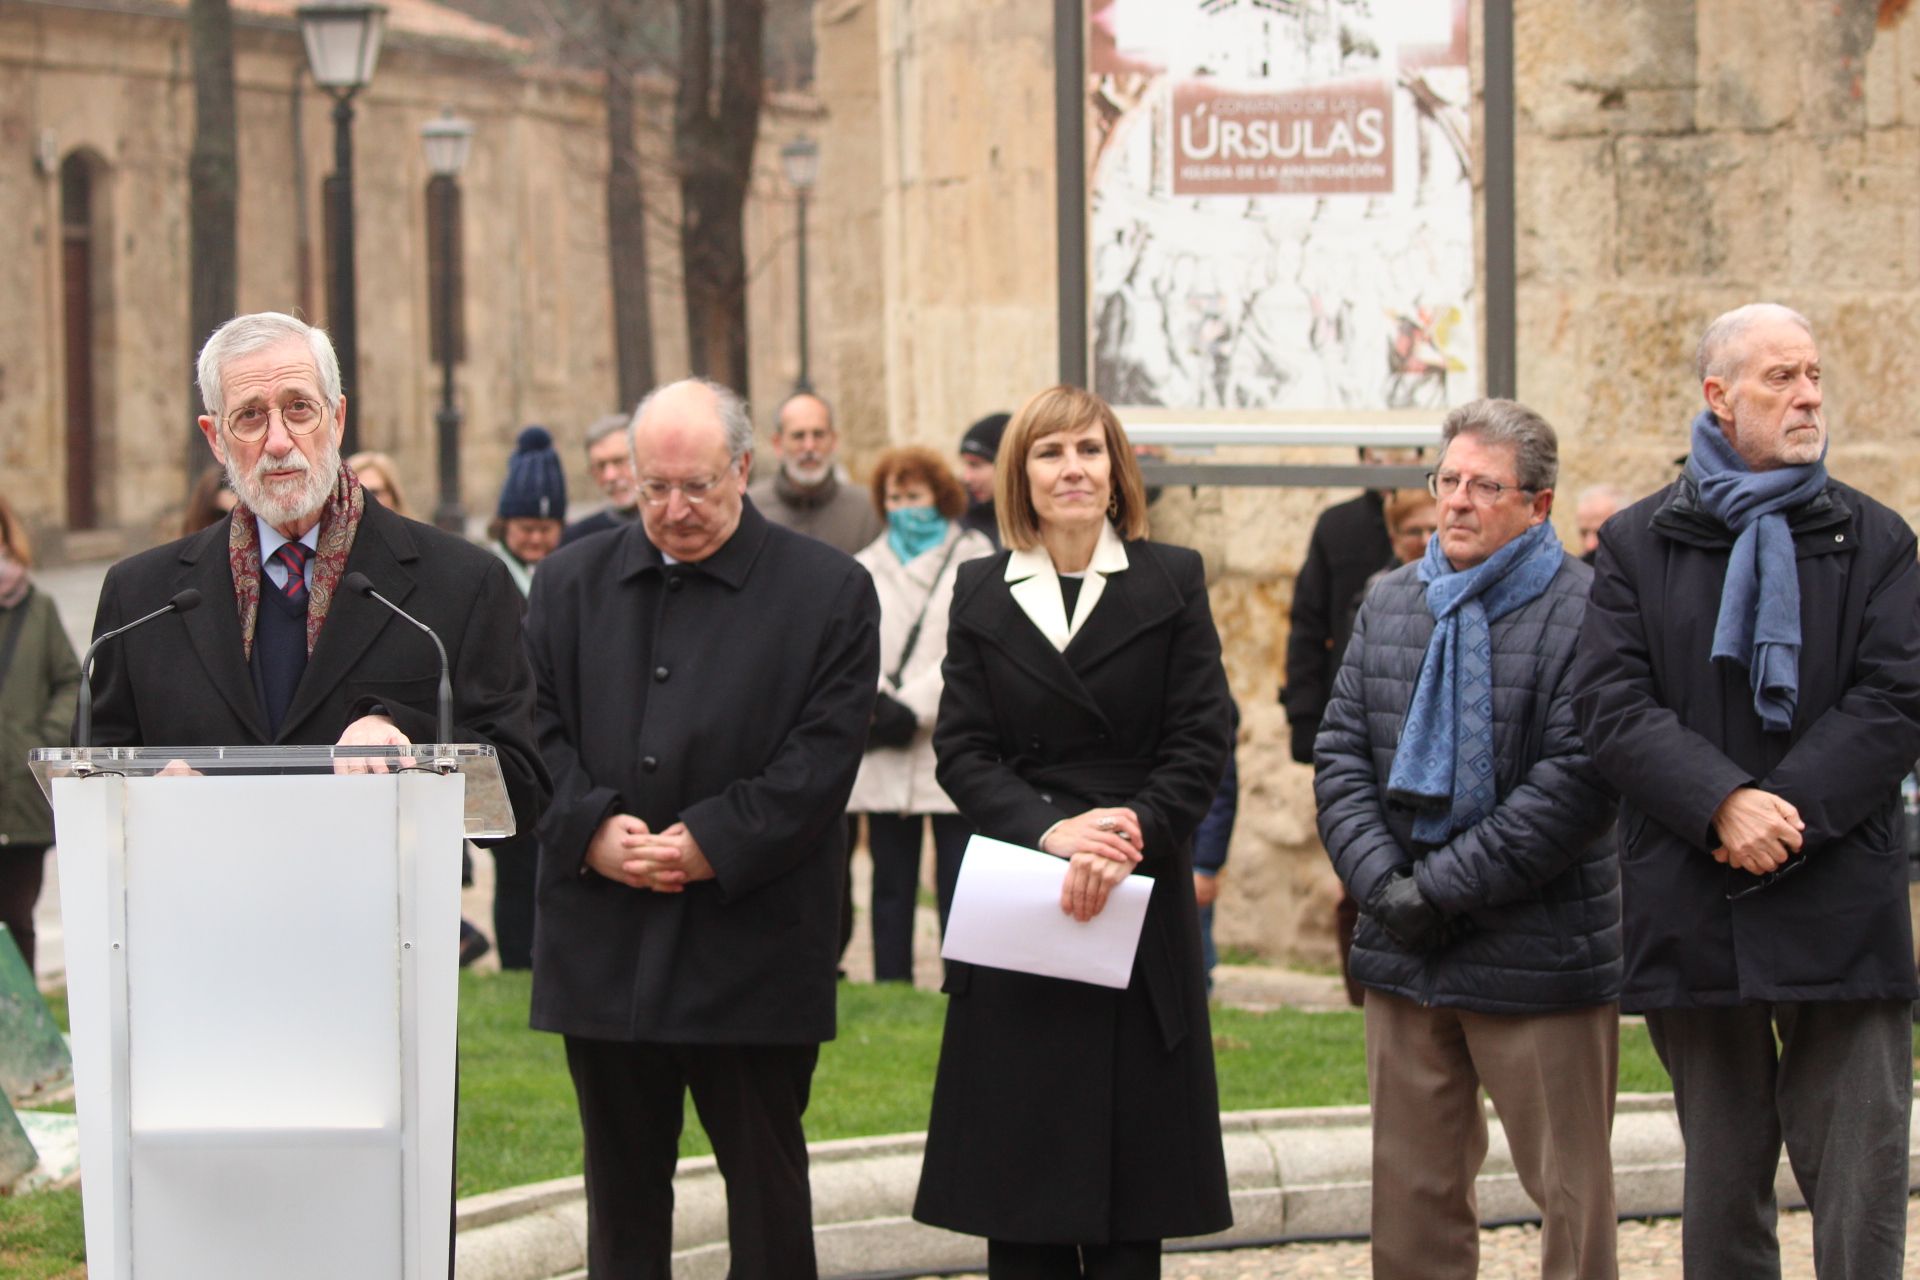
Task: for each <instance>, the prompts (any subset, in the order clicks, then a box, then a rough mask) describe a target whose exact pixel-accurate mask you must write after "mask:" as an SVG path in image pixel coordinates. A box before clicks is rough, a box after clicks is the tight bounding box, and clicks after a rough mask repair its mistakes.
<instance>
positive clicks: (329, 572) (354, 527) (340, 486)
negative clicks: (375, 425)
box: [227, 463, 367, 662]
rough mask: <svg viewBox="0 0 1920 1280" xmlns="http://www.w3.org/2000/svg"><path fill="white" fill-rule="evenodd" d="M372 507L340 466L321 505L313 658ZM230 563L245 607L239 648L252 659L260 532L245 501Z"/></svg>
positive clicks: (310, 620)
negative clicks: (364, 515) (363, 518)
mask: <svg viewBox="0 0 1920 1280" xmlns="http://www.w3.org/2000/svg"><path fill="white" fill-rule="evenodd" d="M366 509H367V498H366V495H365V494H364V493H362V492H361V491H360V479H359V477H358V476H356V475H354V474H353V472H352V471H350V470H348V469H347V465H346V464H345V463H341V464H340V474H339V476H338V477H336V478H335V480H334V482H333V491H332V492H331V493H329V494H328V495H327V501H326V505H325V506H323V507H322V508H321V509H320V545H319V548H318V550H317V552H316V553H315V555H314V560H313V582H312V584H311V586H310V587H309V589H308V593H307V656H308V657H312V656H313V645H314V641H316V640H318V639H319V638H320V627H321V624H323V623H325V622H326V620H327V610H328V608H329V607H331V606H332V604H333V593H334V589H335V588H336V587H338V586H339V585H340V576H341V574H343V573H345V572H346V567H347V553H348V552H349V551H351V550H353V539H354V535H355V534H357V533H359V532H360V516H361V514H362V513H364V512H365V511H366ZM227 528H228V532H227V561H228V563H229V564H230V565H232V567H233V602H234V605H235V607H236V608H238V609H239V610H240V649H241V652H242V653H243V654H244V655H245V656H246V659H247V661H249V662H251V661H253V631H254V626H255V624H256V623H257V622H258V621H259V619H260V530H259V526H258V524H257V523H256V521H255V519H254V515H253V512H251V511H249V510H248V509H247V504H246V503H245V502H244V501H242V502H239V503H237V504H235V506H234V508H233V520H232V521H231V523H230V524H229V525H228V526H227Z"/></svg>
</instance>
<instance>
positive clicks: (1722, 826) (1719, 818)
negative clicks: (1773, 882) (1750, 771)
mask: <svg viewBox="0 0 1920 1280" xmlns="http://www.w3.org/2000/svg"><path fill="white" fill-rule="evenodd" d="M1806 829H1807V824H1806V823H1805V822H1803V821H1801V819H1800V811H1799V810H1798V809H1796V808H1794V807H1793V806H1792V805H1791V804H1789V803H1787V801H1785V800H1783V799H1781V798H1780V797H1779V796H1777V795H1774V794H1773V793H1772V792H1771V791H1762V790H1761V789H1760V788H1758V787H1736V788H1735V789H1734V790H1733V791H1732V792H1731V793H1730V794H1729V795H1728V796H1727V798H1726V799H1725V800H1722V801H1721V802H1720V807H1719V808H1718V809H1715V810H1714V811H1713V830H1714V833H1715V834H1716V835H1718V836H1719V837H1720V845H1719V847H1718V848H1716V849H1715V850H1714V851H1713V860H1714V861H1715V862H1723V863H1726V864H1727V865H1728V866H1732V867H1738V868H1739V869H1740V870H1742V871H1746V872H1750V873H1752V874H1753V875H1756V876H1760V875H1765V874H1767V872H1769V871H1776V870H1778V869H1779V868H1781V867H1783V866H1785V865H1786V862H1787V859H1788V858H1790V857H1792V856H1793V855H1794V854H1796V853H1798V852H1800V846H1801V844H1802V843H1803V837H1802V835H1801V833H1802V832H1803V831H1805V830H1806Z"/></svg>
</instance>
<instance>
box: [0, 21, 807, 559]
mask: <svg viewBox="0 0 1920 1280" xmlns="http://www.w3.org/2000/svg"><path fill="white" fill-rule="evenodd" d="M235 7H236V10H240V11H241V12H240V14H239V22H238V26H237V30H236V38H235V79H236V87H237V97H238V103H237V114H238V117H239V147H240V155H239V172H240V200H239V205H240V228H239V286H238V301H239V306H240V308H241V309H242V310H260V309H267V308H272V309H281V310H297V311H299V312H301V313H303V314H305V315H308V316H311V317H313V318H314V319H315V320H316V321H317V322H319V323H322V324H324V323H325V322H326V301H325V300H326V285H325V281H326V274H325V272H326V240H325V223H324V216H323V209H322V206H321V181H322V179H323V177H324V176H325V174H326V173H328V172H329V171H330V170H331V169H332V167H333V165H332V154H333V150H332V148H333V126H332V120H331V102H330V100H329V99H328V98H327V97H326V96H325V95H323V94H321V93H319V92H318V91H316V90H315V89H314V88H313V87H312V84H311V81H310V79H309V78H308V77H307V75H306V72H305V70H304V68H305V59H304V56H303V54H302V53H301V50H300V45H299V36H298V34H297V32H296V30H295V29H294V26H293V24H292V22H291V21H290V20H286V19H273V18H268V17H263V16H261V15H258V14H252V13H249V12H247V11H246V8H247V6H245V5H236V6H235ZM434 8H435V7H434V6H431V5H427V6H424V9H425V10H428V11H431V10H433V9H434ZM422 9H423V6H421V5H419V4H414V5H410V6H406V7H405V10H404V11H401V10H396V12H395V14H394V17H393V23H394V25H395V29H394V30H392V31H391V32H390V34H389V37H388V41H387V44H386V46H385V48H384V49H383V51H382V54H381V59H380V65H379V68H378V71H377V73H376V75H375V77H374V80H373V83H372V85H371V86H370V87H369V88H368V89H367V90H366V91H365V92H364V93H362V94H361V95H360V96H359V97H357V98H356V99H355V122H354V179H355V234H356V238H357V242H358V252H357V261H358V290H359V326H360V343H359V345H360V380H361V387H360V390H359V393H358V394H357V395H355V396H354V397H353V398H352V400H351V401H350V402H349V405H348V409H349V412H350V414H352V416H353V418H354V420H355V422H356V424H357V427H358V431H359V435H360V441H361V445H362V447H365V448H378V449H385V450H387V451H389V452H391V453H393V454H394V455H395V457H396V458H397V459H398V460H399V463H400V466H401V469H402V471H403V473H404V474H405V477H406V479H407V482H408V487H409V497H410V498H411V499H412V500H413V501H414V504H415V506H416V507H417V508H420V509H422V510H419V511H416V514H422V513H423V512H424V511H425V510H430V509H431V507H432V504H433V500H434V496H435V494H434V488H435V480H434V477H435V475H436V469H435V468H436V464H435V461H434V459H435V457H436V454H435V446H434V425H433V415H434V410H435V408H436V406H437V405H438V403H439V394H440V375H439V369H438V366H437V365H436V364H434V363H433V362H432V361H431V359H430V347H429V341H428V337H429V334H428V324H429V321H428V299H427V262H426V253H427V227H426V199H425V187H426V181H427V173H426V167H425V160H424V157H423V155H422V151H421V146H420V138H419V129H420V126H421V125H422V124H423V123H425V122H426V121H427V120H428V119H430V118H431V117H433V116H434V115H437V114H438V113H439V112H440V111H441V109H442V108H444V107H451V108H453V109H454V110H455V111H456V112H457V113H459V114H460V115H463V116H465V117H466V118H468V119H470V120H472V121H473V123H474V126H475V135H474V143H473V151H472V155H471V157H470V159H469V161H468V164H467V168H466V170H465V172H464V173H463V174H462V176H461V179H460V184H461V191H462V205H463V216H462V241H463V245H462V248H463V254H464V257H463V272H464V280H465V309H464V313H463V314H464V323H465V326H466V337H467V344H468V347H467V350H468V354H467V358H466V359H465V361H464V362H463V363H462V365H461V366H460V368H459V371H458V375H457V376H458V382H457V388H458V392H457V394H458V398H459V405H460V408H461V410H462V411H463V413H464V415H465V429H464V431H463V444H464V449H463V455H462V464H463V465H462V473H463V479H462V487H463V496H464V500H465V505H466V508H467V510H468V512H469V513H470V514H472V515H475V516H478V517H482V518H484V517H485V516H486V515H489V514H490V513H491V512H492V509H493V503H494V500H495V498H496V497H497V495H498V492H499V485H500V481H501V477H502V476H503V474H504V469H505V460H506V457H507V455H508V454H509V453H510V452H511V449H512V441H513V438H514V435H515V433H516V432H517V431H518V429H519V428H520V427H521V426H522V425H524V424H526V423H529V422H542V423H546V424H548V425H549V426H551V427H553V428H554V430H555V432H556V435H557V437H558V438H559V439H560V440H561V441H562V449H563V456H564V457H565V458H566V460H567V463H568V466H569V468H570V470H569V484H570V489H571V492H572V494H573V496H574V497H575V499H576V500H577V501H585V502H587V503H589V504H591V503H593V502H594V501H596V500H597V492H596V491H595V490H594V489H593V488H592V485H591V482H590V481H589V479H588V477H587V475H586V470H585V457H584V450H582V449H581V448H579V447H578V445H577V441H578V440H579V438H580V432H581V430H582V429H583V428H584V426H585V425H586V424H587V423H589V422H591V421H592V420H593V419H594V418H596V417H599V416H600V415H601V414H603V413H606V412H608V411H610V410H613V409H615V408H617V407H619V406H618V405H617V404H616V403H615V401H616V387H615V370H614V363H613V337H612V320H611V314H612V305H611V297H610V291H609V286H608V275H607V266H606V259H607V253H606V217H605V207H606V206H605V174H606V141H605V125H604V116H603V113H602V110H601V99H600V85H599V82H598V78H597V77H594V76H588V75H583V74H577V73H572V72H567V71H562V70H557V69H552V68H543V67H539V66H535V65H532V64H530V63H528V62H527V61H526V60H525V59H524V58H523V57H522V56H520V54H519V53H518V51H517V43H516V42H514V41H512V40H511V38H502V39H500V40H497V41H494V42H492V43H474V42H472V41H465V42H461V41H453V40H448V39H444V38H436V37H435V36H433V35H431V34H428V33H422V32H420V31H410V30H408V29H407V28H406V27H405V26H403V25H401V23H402V20H403V19H409V20H411V19H412V18H413V17H414V15H416V14H418V13H420V12H421V11H422ZM441 12H442V13H444V11H441ZM183 14H184V10H181V11H178V12H171V13H170V12H168V11H167V10H166V9H164V8H158V9H156V7H155V6H151V5H149V6H144V8H143V10H142V11H141V12H108V11H102V10H100V9H99V8H96V7H91V6H87V7H83V6H77V5H76V6H74V7H71V8H68V7H64V6H59V5H7V6H3V7H0V139H4V140H5V142H6V144H7V145H6V148H5V153H4V156H3V157H0V247H4V250H5V251H4V252H0V293H4V296H6V297H7V298H9V299H13V300H15V304H14V305H12V306H9V307H6V308H4V309H0V472H3V473H4V475H5V478H6V488H7V493H8V496H9V499H10V500H11V501H12V502H14V503H15V504H16V505H17V506H19V507H21V508H22V509H23V511H24V513H25V515H26V516H27V518H28V519H29V520H30V521H32V522H33V523H34V524H35V525H36V526H37V527H39V528H41V529H45V530H51V531H53V534H54V536H52V537H51V538H50V539H49V540H48V541H49V545H51V546H53V547H55V548H56V549H57V547H58V545H59V543H60V542H61V541H62V539H61V538H60V537H59V536H58V526H60V525H62V524H63V523H64V521H65V515H66V511H65V504H64V498H63V495H64V487H65V467H66V461H65V451H64V444H63V442H64V439H65V404H66V400H65V395H66V393H65V389H64V385H63V374H62V370H63V351H64V345H63V337H62V324H61V315H62V303H61V297H60V242H61V232H60V221H59V219H60V190H59V179H58V176H57V162H58V160H59V159H61V158H64V157H66V156H67V155H70V154H72V153H74V152H76V151H82V152H86V153H88V154H91V155H93V156H95V157H97V160H98V163H99V166H100V170H101V173H102V174H103V183H102V185H101V187H100V188H99V192H98V198H99V200H100V201H101V202H102V203H103V205H104V210H103V212H102V214H101V216H100V225H101V226H102V227H103V228H104V229H105V230H106V231H107V233H108V234H109V235H110V237H111V246H110V248H109V249H108V251H107V253H106V255H105V259H106V261H105V266H106V283H105V287H104V290H103V293H104V299H103V301H102V302H101V304H100V305H98V306H96V308H95V310H96V316H97V318H98V319H99V320H101V321H103V322H104V331H103V335H102V336H103V339H104V340H103V341H102V343H101V345H100V351H101V358H102V361H103V370H102V374H101V377H100V378H99V386H100V388H101V391H102V393H103V394H102V397H101V400H100V403H99V404H98V405H97V406H96V410H97V412H96V415H95V417H96V431H97V433H98V435H99V437H100V438H101V440H102V452H101V458H100V468H99V470H100V475H101V481H100V485H99V489H100V491H101V492H100V497H101V505H102V511H103V520H104V522H105V523H107V524H109V525H119V526H122V527H123V528H124V529H125V530H127V531H128V536H127V537H126V538H125V539H124V540H123V541H122V543H121V545H122V546H123V547H131V546H138V545H145V543H146V542H148V541H151V540H152V539H153V538H155V537H157V536H160V535H162V534H163V533H167V534H170V532H171V530H172V525H173V522H175V521H177V519H178V513H179V504H180V501H181V499H182V497H183V496H184V494H185V490H186V484H187V479H186V476H185V465H186V464H185V462H184V461H183V459H184V458H185V456H186V453H187V449H188V443H189V441H190V439H191V438H192V435H193V434H195V433H194V429H193V426H192V415H193V413H194V412H196V411H197V405H196V404H194V403H193V402H191V401H190V400H189V398H188V369H189V365H190V361H191V352H190V351H189V350H188V343H189V339H188V334H187V315H186V311H187V185H186V171H187V156H188V151H189V148H190V147H191V144H192V130H193V89H192V80H191V67H190V60H189V57H188V52H187V44H186V39H187V36H186V23H185V20H184V16H183ZM431 16H432V15H431V14H430V13H429V17H431ZM462 21H465V20H462ZM472 25H473V26H474V27H475V28H478V29H480V30H481V31H482V32H485V31H491V30H492V29H490V28H484V27H481V26H480V24H472ZM496 34H498V33H496ZM640 109H641V119H640V120H639V122H638V123H637V126H636V129H637V132H638V135H639V143H640V148H641V157H642V166H643V169H642V181H643V183H644V184H645V191H646V198H647V200H648V201H649V206H650V207H649V216H650V234H649V243H648V250H649V265H650V268H651V272H652V276H653V282H654V283H653V290H652V303H653V323H654V330H655V362H656V367H657V369H658V371H659V374H660V376H661V377H662V378H663V379H665V378H671V377H677V376H680V375H682V374H684V373H685V372H686V371H687V349H686V338H685V333H686V323H685V316H684V311H683V308H682V304H681V300H680V265H679V245H678V230H677V218H678V203H679V202H678V187H677V183H676V181H675V179H674V176H673V168H672V163H671V157H670V155H669V146H670V143H669V137H668V130H669V129H670V126H671V113H672V101H671V95H670V92H669V90H668V88H667V87H666V86H664V85H661V84H658V83H649V84H643V86H642V93H641V104H640ZM818 128H819V112H818V107H817V104H815V103H814V101H813V100H812V99H811V98H805V97H776V98H775V100H774V101H773V102H772V103H770V104H769V108H768V110H767V112H766V114H765V116H764V117H763V122H762V130H761V136H760V148H759V155H758V159H757V161H756V174H755V179H754V185H755V190H754V196H753V199H752V201H751V203H750V206H749V209H748V213H747V219H746V225H747V255H748V262H749V270H750V272H751V279H750V285H749V300H748V301H749V325H750V330H751V334H752V370H751V382H750V385H749V386H748V387H747V388H745V390H746V391H747V392H748V394H749V396H750V397H751V398H752V399H753V400H754V402H755V403H756V405H759V404H762V403H767V404H770V403H771V402H772V401H774V400H777V399H778V398H779V397H780V396H781V395H783V394H784V393H785V392H786V391H787V390H788V389H789V388H790V387H791V386H792V384H793V381H794V378H795V376H796V375H797V373H798V367H799V361H798V347H797V322H796V315H797V298H796V288H797V285H796V279H795V275H796V273H795V260H794V248H795V246H794V235H795V225H794V204H793V200H792V196H791V193H790V192H789V190H788V189H787V187H786V185H785V183H784V180H783V179H782V178H781V176H780V167H779V150H780V147H781V146H782V145H783V144H784V143H786V142H787V141H789V140H791V139H792V138H793V137H794V136H796V135H797V134H800V133H805V132H814V133H817V132H818ZM43 131H45V132H47V133H49V134H50V136H51V140H52V146H53V149H54V155H55V160H56V169H55V171H54V172H53V173H52V174H48V173H44V172H42V171H40V169H39V168H38V167H37V165H36V162H35V154H36V152H37V150H38V148H39V140H40V138H41V136H42V134H43ZM812 363H813V377H814V381H815V382H816V383H817V384H818V385H820V386H821V387H822V389H823V390H825V391H826V392H827V394H829V395H833V394H835V393H836V392H837V390H838V377H837V375H836V373H835V371H834V369H833V365H832V360H831V357H830V355H829V354H828V353H824V352H815V353H814V359H813V362H812ZM195 465H196V466H197V465H199V463H198V461H197V460H196V463H195Z"/></svg>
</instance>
